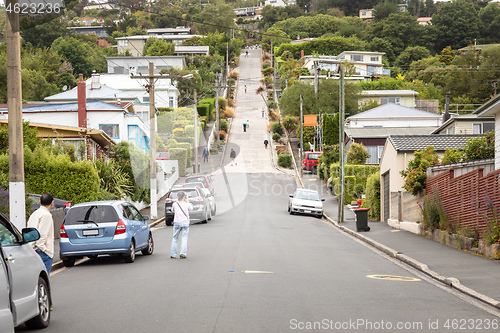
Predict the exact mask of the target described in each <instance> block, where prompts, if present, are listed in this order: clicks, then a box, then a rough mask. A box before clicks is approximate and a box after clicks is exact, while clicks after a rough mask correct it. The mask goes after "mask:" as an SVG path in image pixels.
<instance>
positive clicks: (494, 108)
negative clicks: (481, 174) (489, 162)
mask: <svg viewBox="0 0 500 333" xmlns="http://www.w3.org/2000/svg"><path fill="white" fill-rule="evenodd" d="M474 114H476V115H477V116H478V118H480V119H482V118H493V119H495V128H500V94H498V95H496V96H495V97H493V98H492V99H490V100H489V101H487V102H486V103H484V104H483V105H481V106H480V107H478V108H477V109H476V111H474ZM499 135H500V130H496V131H495V170H498V169H500V138H499Z"/></svg>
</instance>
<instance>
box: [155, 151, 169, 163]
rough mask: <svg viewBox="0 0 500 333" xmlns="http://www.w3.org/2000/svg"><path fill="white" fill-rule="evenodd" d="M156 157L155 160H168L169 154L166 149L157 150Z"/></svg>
mask: <svg viewBox="0 0 500 333" xmlns="http://www.w3.org/2000/svg"><path fill="white" fill-rule="evenodd" d="M156 159H157V160H160V161H161V160H168V159H170V156H169V154H168V149H165V151H161V152H157V153H156Z"/></svg>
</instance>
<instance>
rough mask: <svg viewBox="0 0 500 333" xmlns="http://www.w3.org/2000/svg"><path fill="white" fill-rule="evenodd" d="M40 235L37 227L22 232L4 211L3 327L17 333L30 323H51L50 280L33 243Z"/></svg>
mask: <svg viewBox="0 0 500 333" xmlns="http://www.w3.org/2000/svg"><path fill="white" fill-rule="evenodd" d="M39 238H40V233H39V232H38V230H37V229H35V228H24V229H23V230H22V231H21V232H19V230H18V229H17V228H16V227H15V226H14V225H13V224H12V223H11V222H10V221H9V220H8V219H7V217H6V216H5V215H3V214H0V256H1V258H0V259H1V260H0V330H1V331H2V333H3V332H5V333H11V332H12V333H14V327H17V326H19V325H21V324H23V323H24V324H26V326H27V327H28V328H30V329H34V328H45V327H47V326H49V323H50V303H51V296H50V283H49V278H48V274H47V270H46V269H45V265H44V264H43V262H42V259H41V258H40V256H39V255H38V254H37V253H36V252H35V250H33V247H32V246H31V245H30V244H29V242H34V241H36V240H38V239H39Z"/></svg>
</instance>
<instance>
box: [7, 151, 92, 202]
mask: <svg viewBox="0 0 500 333" xmlns="http://www.w3.org/2000/svg"><path fill="white" fill-rule="evenodd" d="M0 172H2V173H5V174H8V173H9V156H8V155H1V156H0ZM24 175H25V178H24V182H25V186H26V191H27V192H30V193H37V194H42V193H44V192H49V193H51V194H52V195H53V196H55V197H58V198H63V199H67V200H71V201H74V202H75V203H79V202H86V201H93V200H95V199H96V193H97V192H98V190H99V184H100V180H99V176H98V174H97V171H96V170H95V168H94V166H93V165H92V162H89V161H81V162H80V161H75V162H72V161H71V160H70V158H69V156H68V155H65V154H62V155H57V156H54V155H51V154H49V153H48V152H47V151H45V150H42V149H37V150H35V151H34V152H32V151H31V150H29V149H25V151H24Z"/></svg>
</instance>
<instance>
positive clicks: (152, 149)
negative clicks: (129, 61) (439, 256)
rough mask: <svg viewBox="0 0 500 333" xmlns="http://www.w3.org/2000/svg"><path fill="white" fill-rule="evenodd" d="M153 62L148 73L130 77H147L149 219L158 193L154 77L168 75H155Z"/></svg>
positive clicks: (155, 209) (153, 216) (155, 215)
mask: <svg viewBox="0 0 500 333" xmlns="http://www.w3.org/2000/svg"><path fill="white" fill-rule="evenodd" d="M154 68H155V67H154V64H153V63H152V62H150V63H149V75H148V76H146V77H145V76H142V75H131V76H130V78H131V79H144V78H147V79H148V80H149V81H148V84H147V86H146V91H147V92H148V93H149V179H150V183H149V184H150V186H149V188H150V190H151V193H150V199H151V200H150V201H151V208H150V210H151V212H150V215H151V216H150V217H151V219H156V218H158V193H157V186H156V108H155V88H154V86H155V79H169V78H170V77H169V76H165V75H161V74H160V75H155V69H154Z"/></svg>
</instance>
